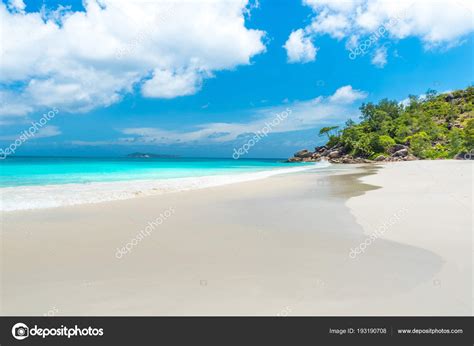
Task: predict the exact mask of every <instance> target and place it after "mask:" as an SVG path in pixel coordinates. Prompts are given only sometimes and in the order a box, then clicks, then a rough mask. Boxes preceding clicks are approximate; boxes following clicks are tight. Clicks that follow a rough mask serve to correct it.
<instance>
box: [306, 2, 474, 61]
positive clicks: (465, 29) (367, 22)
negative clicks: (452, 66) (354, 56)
mask: <svg viewBox="0 0 474 346" xmlns="http://www.w3.org/2000/svg"><path fill="white" fill-rule="evenodd" d="M303 3H304V4H305V5H307V6H310V7H311V9H312V10H313V13H314V17H313V18H312V22H311V24H309V25H308V26H306V27H305V28H304V29H303V30H304V32H305V33H306V35H307V36H309V38H311V39H314V38H315V37H316V36H317V35H329V36H331V37H333V38H336V39H338V40H340V39H347V41H346V47H347V48H354V47H356V46H357V45H358V44H359V43H362V42H364V41H365V40H367V39H369V38H370V37H371V36H372V35H373V34H374V33H376V32H378V31H379V30H381V31H383V37H384V38H387V39H404V38H408V37H417V38H419V39H420V40H421V42H422V43H423V45H424V47H425V48H426V49H433V48H445V49H449V48H451V47H453V46H456V45H458V44H460V43H462V42H463V39H464V38H465V37H466V36H467V35H468V34H470V33H472V32H473V31H474V21H473V13H474V5H473V3H472V0H457V1H449V0H417V1H413V0H400V1H393V0H354V1H345V0H303ZM299 30H301V29H299ZM375 46H376V45H375ZM376 61H378V63H376V66H380V65H381V64H382V61H383V55H382V51H380V52H379V54H378V57H377V58H376Z"/></svg>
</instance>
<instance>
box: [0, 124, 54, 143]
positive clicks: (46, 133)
mask: <svg viewBox="0 0 474 346" xmlns="http://www.w3.org/2000/svg"><path fill="white" fill-rule="evenodd" d="M60 134H61V130H60V129H59V127H57V126H53V125H49V126H45V127H40V128H39V129H38V131H37V132H36V133H34V135H33V136H31V137H29V140H33V139H38V138H48V137H54V136H58V135H60ZM20 135H21V133H19V134H17V135H4V136H0V140H2V141H14V140H16V139H17V138H19V137H20Z"/></svg>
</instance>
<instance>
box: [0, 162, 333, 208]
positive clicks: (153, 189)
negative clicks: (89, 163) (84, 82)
mask: <svg viewBox="0 0 474 346" xmlns="http://www.w3.org/2000/svg"><path fill="white" fill-rule="evenodd" d="M329 165H330V164H329V163H327V162H321V163H316V164H314V165H305V166H301V167H291V168H281V169H272V170H265V171H259V172H251V173H238V174H229V175H212V176H201V177H189V178H175V179H157V180H128V181H115V182H90V183H83V184H62V185H57V184H56V185H36V186H16V187H5V188H1V189H0V196H1V198H0V211H4V212H10V211H19V210H30V209H45V208H57V207H62V206H71V205H79V204H91V203H101V202H107V201H116V200H124V199H130V198H136V197H141V196H152V195H160V194H164V193H170V192H178V191H187V190H195V189H202V188H207V187H213V186H220V185H227V184H234V183H240V182H246V181H252V180H259V179H265V178H268V177H271V176H274V175H277V174H285V173H294V172H301V171H305V170H310V169H315V168H324V167H327V166H329Z"/></svg>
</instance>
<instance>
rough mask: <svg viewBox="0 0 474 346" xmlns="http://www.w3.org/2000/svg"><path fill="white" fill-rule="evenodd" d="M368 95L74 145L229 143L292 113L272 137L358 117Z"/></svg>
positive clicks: (350, 93) (344, 93) (346, 91)
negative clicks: (360, 104) (359, 106)
mask: <svg viewBox="0 0 474 346" xmlns="http://www.w3.org/2000/svg"><path fill="white" fill-rule="evenodd" d="M366 95H367V94H366V93H364V92H362V91H359V90H354V89H352V87H351V86H350V85H347V86H344V87H341V88H339V89H338V90H337V91H336V92H335V93H334V94H333V95H332V96H329V97H322V96H320V97H317V98H315V99H312V100H309V101H295V102H288V103H285V104H284V105H282V106H278V107H266V108H260V109H258V110H257V111H254V112H253V113H250V114H246V115H245V116H246V117H247V118H249V119H252V120H250V121H248V122H229V123H225V122H222V123H203V124H199V125H196V126H195V127H194V128H192V129H190V130H187V131H180V130H166V129H161V128H150V127H141V128H125V129H123V130H121V132H122V134H124V135H126V136H127V137H124V138H120V139H118V140H116V141H113V142H107V143H106V142H103V141H97V142H84V141H74V142H73V144H77V145H86V146H100V145H105V144H115V145H136V144H145V145H146V144H149V145H168V144H170V145H171V144H173V145H176V144H193V145H200V144H209V143H225V142H232V141H236V140H239V138H246V136H247V135H249V134H252V135H253V133H255V132H258V131H260V130H262V128H264V127H265V126H266V124H268V123H270V122H272V121H273V120H274V119H275V118H276V115H277V114H279V113H281V112H283V111H286V110H288V109H289V110H290V111H291V112H288V113H290V114H289V115H288V117H287V118H286V119H285V120H284V121H282V122H281V123H280V124H279V125H278V126H275V127H272V133H283V132H292V131H299V130H306V129H312V128H315V127H317V126H319V125H321V124H323V123H326V122H335V121H344V120H346V119H347V118H349V117H351V116H357V115H358V114H359V111H358V109H357V107H355V105H354V104H352V103H353V102H355V101H357V100H360V99H362V98H364V97H366Z"/></svg>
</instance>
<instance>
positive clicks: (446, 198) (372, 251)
mask: <svg viewBox="0 0 474 346" xmlns="http://www.w3.org/2000/svg"><path fill="white" fill-rule="evenodd" d="M383 167H384V168H383V169H382V170H380V172H379V173H378V174H377V175H371V176H366V177H364V178H362V179H361V180H362V181H363V182H364V183H367V184H372V185H377V186H382V187H383V188H381V189H379V190H375V191H371V192H368V193H367V194H366V195H364V196H360V197H356V198H353V199H350V200H349V201H348V203H347V205H348V206H349V207H350V209H351V212H352V213H353V214H354V216H355V218H356V220H357V222H358V223H359V224H360V225H362V226H363V227H364V231H365V233H366V234H371V233H372V232H373V231H374V230H375V229H376V228H377V227H380V225H381V224H382V223H383V222H384V221H385V220H387V219H389V218H390V216H392V215H393V214H394V213H397V211H398V210H403V209H406V212H405V213H403V215H402V216H401V217H400V220H399V221H398V222H397V223H396V224H395V225H394V226H393V227H389V228H388V229H387V231H386V232H385V233H384V234H383V237H382V238H383V239H386V240H390V241H394V242H397V243H399V244H403V245H410V246H414V247H418V248H421V249H424V250H427V251H431V252H432V253H433V254H435V255H436V256H439V258H440V259H441V261H442V263H443V264H442V266H441V267H440V268H439V270H438V271H437V272H436V273H434V275H432V276H431V277H430V278H429V279H428V280H424V281H423V282H420V284H419V285H417V286H416V287H414V288H413V289H411V290H409V291H407V292H400V293H399V294H394V295H392V296H391V297H384V298H383V299H380V300H379V301H378V303H379V304H380V306H379V308H376V307H374V308H373V309H370V310H369V311H368V312H369V313H370V312H371V311H372V312H373V313H375V314H378V313H383V314H397V315H419V314H422V315H438V314H442V315H472V303H473V291H472V287H473V286H472V275H473V273H472V270H473V264H472V251H473V237H472V215H473V210H472V196H473V190H472V188H473V184H472V182H473V169H472V168H473V164H472V163H471V162H469V161H414V162H402V163H396V164H385V165H384V166H383ZM376 243H377V241H375V242H374V244H373V245H371V246H370V247H368V248H367V250H366V252H365V253H364V254H363V255H362V256H364V255H369V256H373V258H374V260H383V258H381V257H380V256H379V254H378V252H377V250H378V249H377V248H376V246H377V244H376ZM372 247H373V248H372ZM424 264H425V263H422V262H421V261H418V260H417V259H416V258H413V261H412V265H413V266H418V265H419V266H422V265H424ZM398 275H401V276H403V273H400V274H398ZM354 308H355V309H363V308H364V305H360V304H357V303H356V304H355V306H354Z"/></svg>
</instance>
